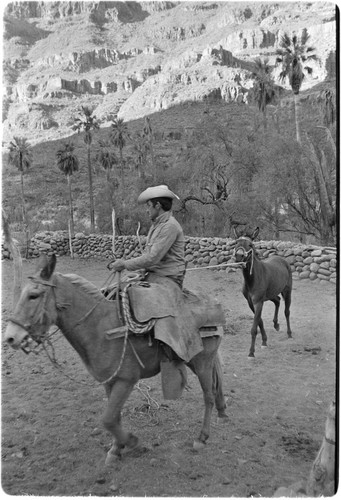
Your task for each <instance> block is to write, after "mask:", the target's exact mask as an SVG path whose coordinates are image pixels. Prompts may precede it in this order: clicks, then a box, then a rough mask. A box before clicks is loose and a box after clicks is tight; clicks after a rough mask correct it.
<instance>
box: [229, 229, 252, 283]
mask: <svg viewBox="0 0 341 500" xmlns="http://www.w3.org/2000/svg"><path fill="white" fill-rule="evenodd" d="M239 240H246V241H248V242H249V243H251V248H250V250H248V251H246V250H245V248H244V247H243V246H242V245H240V246H237V243H238V241H239ZM241 250H242V252H243V262H249V260H250V257H251V269H250V275H252V273H253V262H254V247H253V244H252V239H251V238H248V237H247V236H241V237H240V238H238V240H237V242H236V247H235V249H234V252H233V256H234V257H235V256H236V253H237V252H239V253H240V251H241Z"/></svg>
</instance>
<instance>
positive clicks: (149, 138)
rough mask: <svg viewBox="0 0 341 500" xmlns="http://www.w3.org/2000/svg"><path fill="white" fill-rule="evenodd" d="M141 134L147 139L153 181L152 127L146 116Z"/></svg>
mask: <svg viewBox="0 0 341 500" xmlns="http://www.w3.org/2000/svg"><path fill="white" fill-rule="evenodd" d="M143 133H144V135H145V137H146V138H147V141H148V146H149V150H150V154H151V156H152V166H153V172H154V179H155V178H156V165H155V158H154V147H153V130H152V125H151V123H150V119H149V117H148V116H146V117H145V119H144V127H143Z"/></svg>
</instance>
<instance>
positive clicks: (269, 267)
mask: <svg viewBox="0 0 341 500" xmlns="http://www.w3.org/2000/svg"><path fill="white" fill-rule="evenodd" d="M258 233H259V228H258V227H257V228H256V229H255V231H254V232H253V234H252V235H251V236H246V235H245V236H238V235H237V234H236V237H237V241H236V246H235V250H234V254H235V258H236V261H237V262H245V264H246V266H245V268H244V269H243V276H244V284H243V295H244V297H245V298H246V300H247V302H248V304H249V306H250V308H251V310H252V312H253V313H254V319H253V324H252V328H251V347H250V352H249V357H250V358H254V356H255V343H256V336H257V327H258V326H259V328H260V332H261V335H262V347H266V346H267V336H266V333H265V330H264V325H263V320H262V309H263V304H264V302H265V301H266V300H271V301H272V302H273V303H274V304H275V315H274V319H273V323H274V327H275V330H277V331H278V330H279V324H278V309H279V304H280V300H281V298H280V297H279V294H281V295H282V297H283V299H284V303H285V310H284V314H285V318H286V321H287V334H288V338H292V332H291V328H290V304H291V290H292V273H291V269H290V265H289V264H288V262H287V261H286V260H285V259H283V258H282V257H279V256H278V255H274V256H271V257H269V258H268V259H265V260H260V259H259V258H258V256H257V252H256V249H255V247H254V244H253V240H254V239H255V238H256V237H257V235H258Z"/></svg>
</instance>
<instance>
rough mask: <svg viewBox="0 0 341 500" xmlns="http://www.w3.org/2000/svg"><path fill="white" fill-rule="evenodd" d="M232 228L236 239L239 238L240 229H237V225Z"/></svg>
mask: <svg viewBox="0 0 341 500" xmlns="http://www.w3.org/2000/svg"><path fill="white" fill-rule="evenodd" d="M232 230H233V234H234V237H235V238H236V240H238V238H239V234H238V231H237V229H236V226H232Z"/></svg>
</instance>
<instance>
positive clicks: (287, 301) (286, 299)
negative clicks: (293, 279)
mask: <svg viewBox="0 0 341 500" xmlns="http://www.w3.org/2000/svg"><path fill="white" fill-rule="evenodd" d="M282 296H283V299H284V304H285V309H284V314H285V319H286V322H287V334H288V338H289V339H292V331H291V328H290V305H291V288H288V289H286V290H284V291H283V292H282Z"/></svg>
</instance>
